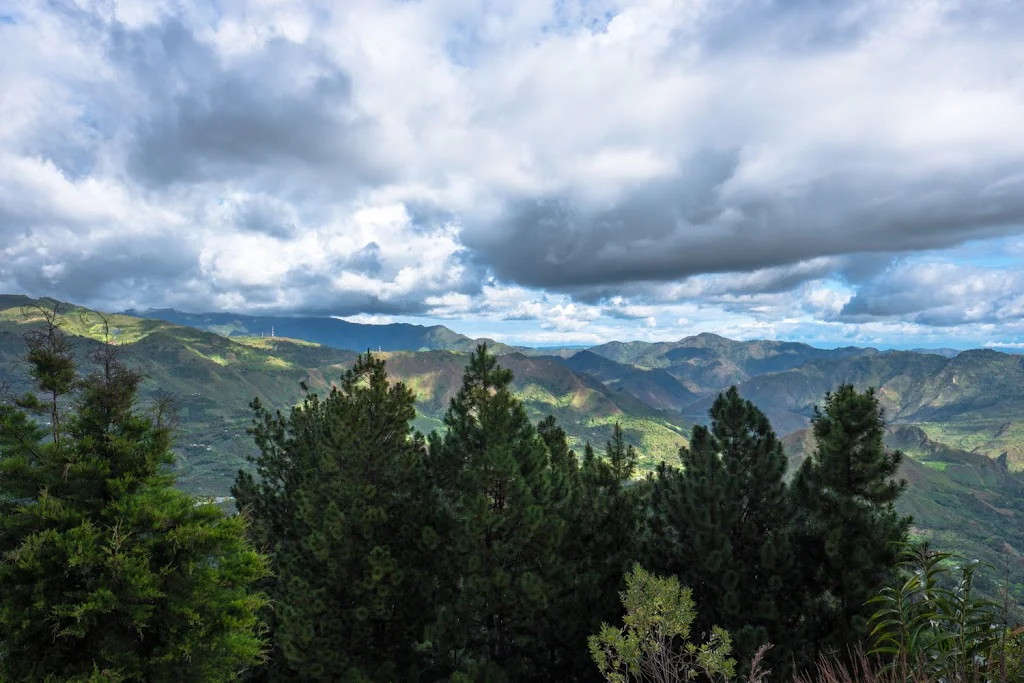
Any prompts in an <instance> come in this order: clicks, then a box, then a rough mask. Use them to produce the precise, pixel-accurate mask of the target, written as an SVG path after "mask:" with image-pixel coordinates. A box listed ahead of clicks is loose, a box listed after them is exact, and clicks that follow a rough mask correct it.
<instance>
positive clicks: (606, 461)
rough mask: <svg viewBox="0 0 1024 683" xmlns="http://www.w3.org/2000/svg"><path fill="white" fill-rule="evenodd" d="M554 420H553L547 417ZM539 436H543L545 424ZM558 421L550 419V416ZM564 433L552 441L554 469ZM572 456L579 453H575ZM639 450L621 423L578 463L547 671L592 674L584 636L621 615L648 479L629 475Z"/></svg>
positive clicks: (563, 675) (568, 677)
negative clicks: (599, 451)
mask: <svg viewBox="0 0 1024 683" xmlns="http://www.w3.org/2000/svg"><path fill="white" fill-rule="evenodd" d="M549 420H550V418H549ZM547 422H548V421H545V422H542V423H541V434H542V435H545V441H549V439H548V437H547V436H546V434H547V431H546V423H547ZM551 423H553V420H551ZM556 429H557V432H558V433H560V435H561V437H562V439H561V440H555V444H556V445H555V446H554V447H551V446H550V441H549V450H551V453H552V460H553V461H554V463H555V467H554V469H555V472H556V474H557V472H558V471H559V468H558V466H557V463H558V462H559V461H560V456H559V455H558V454H559V453H561V452H564V451H565V450H567V446H563V445H561V441H562V440H564V435H565V432H564V431H562V430H561V428H556ZM573 459H574V460H575V455H573ZM637 461H638V456H637V453H636V451H635V450H634V449H633V447H632V446H630V445H628V444H627V443H626V440H625V434H624V433H623V431H622V427H621V425H619V424H616V425H615V426H614V428H613V431H612V438H611V439H610V440H609V441H608V443H607V444H606V447H605V454H604V457H603V458H599V457H597V455H596V454H595V453H594V450H593V448H592V447H591V446H590V444H589V443H588V444H587V445H586V447H585V449H584V456H583V460H582V462H581V463H580V464H579V465H578V466H576V467H575V468H574V473H573V478H572V481H573V487H572V490H571V495H570V496H569V497H568V499H567V503H568V504H566V505H563V506H562V507H561V508H560V510H561V515H562V518H563V519H564V520H565V524H566V533H565V536H564V537H563V542H562V545H561V549H560V551H559V555H560V562H559V569H560V571H561V574H560V575H559V579H558V581H557V582H556V586H557V596H558V598H557V607H556V608H555V610H553V612H552V618H551V623H552V624H553V629H554V632H553V633H552V635H551V637H550V638H549V643H551V645H552V646H553V647H554V648H555V652H554V653H553V658H552V662H551V667H550V669H549V673H550V676H551V678H552V679H553V680H559V681H572V680H590V676H591V674H590V671H589V666H588V663H589V660H590V655H589V650H588V647H587V638H588V637H589V635H590V634H592V633H593V632H594V631H595V630H597V629H598V628H599V627H600V625H601V624H602V623H604V622H611V621H615V620H617V619H618V617H619V616H620V613H621V605H620V603H619V592H620V590H621V589H622V588H623V587H624V583H623V581H624V576H625V574H626V572H627V571H628V570H629V568H630V566H632V564H633V563H634V562H635V561H636V557H637V550H638V538H639V531H640V526H641V519H642V514H641V513H642V507H643V503H644V498H643V493H644V485H643V483H642V482H634V481H633V480H632V477H633V473H634V471H635V469H636V465H637Z"/></svg>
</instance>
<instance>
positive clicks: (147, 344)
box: [0, 297, 687, 496]
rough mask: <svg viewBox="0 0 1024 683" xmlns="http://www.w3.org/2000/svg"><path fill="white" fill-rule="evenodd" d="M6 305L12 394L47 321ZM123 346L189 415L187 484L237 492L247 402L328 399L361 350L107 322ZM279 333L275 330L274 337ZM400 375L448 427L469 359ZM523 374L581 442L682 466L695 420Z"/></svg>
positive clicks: (522, 365) (446, 354)
mask: <svg viewBox="0 0 1024 683" xmlns="http://www.w3.org/2000/svg"><path fill="white" fill-rule="evenodd" d="M0 303H2V304H3V305H5V306H7V308H5V309H2V310H0V382H6V383H7V384H8V385H9V386H10V387H11V388H12V389H13V390H15V391H21V390H24V389H25V388H26V387H27V384H26V382H25V376H24V369H23V368H22V366H21V365H20V363H19V358H20V356H21V354H22V353H23V336H24V333H25V331H26V330H27V328H28V326H30V325H33V324H35V323H36V322H37V321H38V314H35V313H33V312H32V311H31V310H29V309H26V308H24V306H26V305H28V304H31V303H32V302H31V300H28V299H25V298H23V297H22V298H6V299H3V300H0ZM107 320H108V322H109V323H110V330H111V333H112V337H113V339H114V340H115V341H116V342H117V343H118V344H119V345H121V347H122V351H123V354H124V358H125V361H126V362H127V364H128V365H129V366H131V367H132V368H135V369H137V370H139V371H141V372H143V373H145V374H146V377H147V379H146V382H145V384H144V388H143V394H144V396H148V397H149V398H155V397H156V396H157V395H167V396H170V397H171V398H172V399H173V402H174V404H175V405H176V407H177V411H178V417H179V419H180V429H179V438H178V443H177V448H176V451H177V453H178V455H179V465H178V466H179V470H180V472H179V476H180V480H181V485H182V486H183V487H184V488H186V489H187V490H190V491H192V492H195V493H200V494H203V495H210V496H223V495H227V493H228V491H229V489H230V487H231V483H232V482H233V480H234V475H235V473H236V472H237V470H238V468H239V467H240V466H242V465H243V464H244V463H245V457H246V455H247V454H249V453H250V452H251V451H252V443H251V439H250V438H249V437H248V435H247V434H246V432H245V430H246V428H247V426H248V425H249V421H250V417H251V414H250V410H249V403H250V402H251V401H252V399H253V398H256V397H259V398H260V400H261V401H263V402H264V403H265V404H267V405H269V406H274V407H277V408H281V409H287V408H288V407H289V406H291V405H293V404H295V403H297V402H299V401H301V400H302V395H303V393H302V389H301V386H300V383H303V382H304V383H305V384H306V386H308V387H309V388H310V390H312V391H324V390H326V389H327V388H328V387H329V385H330V383H331V382H332V381H334V380H335V379H336V378H337V377H339V376H340V374H341V372H342V371H343V370H344V369H345V368H346V367H348V366H349V365H350V364H351V362H352V361H353V360H354V358H355V356H356V353H355V352H353V351H345V350H339V349H334V348H329V347H326V346H321V345H318V344H313V343H310V342H308V341H303V340H296V339H285V338H277V337H275V338H269V337H267V336H263V337H246V336H232V337H230V338H229V337H225V336H221V335H219V334H214V333H212V332H206V331H203V330H198V329H195V328H190V327H183V326H179V325H174V324H171V323H168V322H165V321H161V320H157V319H145V318H136V317H133V316H127V315H120V314H117V315H110V316H107ZM64 329H65V331H66V332H67V333H68V334H69V335H70V336H71V337H72V340H73V342H74V343H75V345H76V348H77V350H78V355H79V356H80V357H81V358H83V359H84V357H85V355H86V353H87V350H88V347H89V345H90V344H91V343H92V340H100V339H102V336H103V330H104V327H103V321H102V318H101V317H100V316H99V315H97V314H95V313H93V312H91V311H88V310H87V309H81V308H67V309H66V315H65V317H64ZM275 332H276V330H275ZM383 355H384V356H385V358H387V360H388V366H389V371H390V372H391V374H392V377H394V378H395V379H399V380H402V381H405V382H407V383H408V384H409V385H410V386H411V387H412V388H413V389H414V390H415V391H416V393H417V396H418V398H419V401H418V405H417V408H418V411H419V413H420V417H419V420H418V423H417V424H418V427H419V428H421V429H423V430H424V431H428V430H430V429H434V428H436V427H439V426H440V422H439V420H440V417H441V416H442V414H443V413H444V411H445V409H446V408H447V404H448V400H449V399H450V398H451V396H452V395H453V394H454V392H455V391H456V390H457V387H458V385H459V383H460V382H461V380H462V373H463V368H464V366H465V364H466V359H467V355H466V354H465V353H462V352H457V351H447V350H444V351H440V350H439V351H424V352H392V353H384V354H383ZM502 363H504V364H505V365H506V366H507V367H509V368H511V369H512V370H513V372H514V373H515V376H516V383H515V389H516V391H517V393H518V394H519V395H520V396H521V397H522V398H523V399H524V401H525V403H526V406H527V410H528V412H529V414H530V417H531V418H532V419H533V420H535V421H536V420H540V419H542V418H543V417H545V416H547V415H549V414H553V415H555V416H556V417H557V418H558V419H559V422H560V423H561V424H562V425H563V426H564V427H565V429H566V430H567V431H568V433H569V435H570V439H571V442H572V443H573V445H574V446H577V447H582V445H583V443H584V442H585V441H588V440H589V441H591V442H594V443H595V444H598V445H603V443H604V442H605V441H606V440H607V439H608V438H609V436H610V434H611V430H612V427H613V425H614V423H615V422H619V423H621V424H622V427H623V429H624V430H625V432H626V434H627V436H628V438H629V439H630V440H631V442H632V443H634V444H636V446H637V448H638V449H639V450H640V452H641V453H642V455H643V469H650V468H652V467H654V465H655V464H656V463H657V462H659V461H661V460H663V459H664V460H668V461H675V460H676V454H677V452H678V449H679V446H680V445H682V444H684V443H685V438H686V433H687V432H686V423H685V422H684V421H683V420H682V419H681V418H680V417H679V416H678V414H674V413H662V412H660V411H658V410H655V409H652V408H650V407H649V406H647V405H645V404H644V403H643V402H641V401H639V400H637V399H636V398H635V397H633V396H631V395H629V394H627V393H625V392H622V391H617V390H615V389H612V388H608V387H605V386H604V385H602V384H601V383H600V382H597V381H594V380H591V379H589V378H585V377H580V376H578V375H576V374H575V373H573V372H572V371H571V370H569V369H568V368H566V367H565V366H563V365H561V364H560V363H559V362H557V360H556V359H554V358H548V357H537V358H530V357H528V356H525V355H522V354H517V353H513V354H511V355H506V356H504V357H503V358H502Z"/></svg>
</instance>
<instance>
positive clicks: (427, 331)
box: [124, 308, 473, 352]
mask: <svg viewBox="0 0 1024 683" xmlns="http://www.w3.org/2000/svg"><path fill="white" fill-rule="evenodd" d="M124 313H125V315H130V316H134V317H137V318H151V319H158V320H166V321H167V322H170V323H174V324H175V325H183V326H185V327H194V328H196V329H200V330H206V331H207V332H213V333H215V334H219V335H222V336H224V337H263V336H265V337H270V336H272V335H273V336H278V337H285V338H290V339H301V340H303V341H308V342H312V343H314V344H320V345H322V346H329V347H331V348H335V349H346V350H350V351H360V352H361V351H366V350H373V351H377V350H381V351H420V350H434V349H458V350H463V349H466V348H469V347H470V345H471V344H472V343H473V340H472V339H470V338H469V337H467V336H465V335H462V334H459V333H457V332H453V331H452V330H450V329H448V328H447V327H444V326H443V325H434V326H431V327H426V326H423V325H411V324H408V323H390V324H387V325H366V324H361V323H353V322H349V321H347V320H340V319H338V318H329V317H312V316H297V317H289V316H258V315H241V314H238V313H183V312H181V311H177V310H174V309H173V308H162V309H152V310H147V311H135V310H127V311H125V312H124Z"/></svg>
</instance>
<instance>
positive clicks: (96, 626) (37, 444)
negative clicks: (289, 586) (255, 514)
mask: <svg viewBox="0 0 1024 683" xmlns="http://www.w3.org/2000/svg"><path fill="white" fill-rule="evenodd" d="M51 313H52V311H51ZM28 345H29V352H28V354H27V361H28V363H29V367H30V371H31V376H32V377H33V378H34V380H35V382H36V385H37V388H38V389H39V390H40V392H42V393H43V394H44V396H45V397H46V399H47V400H45V401H40V400H39V399H38V396H36V395H29V396H26V397H24V398H23V399H21V400H19V401H18V403H19V405H20V406H22V407H21V408H18V407H14V406H9V405H8V406H4V407H2V408H0V506H2V512H3V516H2V518H0V680H9V681H37V680H67V681H76V680H104V681H106V680H114V681H120V680H124V681H184V680H189V681H228V680H236V679H238V678H239V677H240V675H241V674H242V673H243V672H244V671H245V670H246V669H247V668H249V667H251V666H253V665H256V664H258V663H259V662H260V661H261V659H262V652H263V647H264V643H263V641H262V638H261V636H260V630H261V628H260V623H259V620H258V617H257V615H258V612H259V610H260V609H261V607H262V605H263V604H264V603H265V598H264V597H263V596H262V595H261V594H259V593H257V592H255V591H254V589H253V586H254V584H255V582H256V581H258V580H259V579H260V578H261V577H262V576H264V574H265V572H266V562H265V558H263V557H262V556H261V555H259V554H257V553H256V552H254V551H253V550H252V549H251V548H250V547H249V546H248V544H247V543H246V541H245V526H244V520H243V519H241V518H239V517H226V516H225V515H224V513H223V512H222V511H221V510H220V509H219V508H217V507H215V506H212V505H198V506H197V505H196V503H195V502H194V500H193V499H192V498H191V497H190V496H187V495H186V494H184V493H182V492H180V491H178V490H176V489H175V488H174V487H173V483H174V480H173V477H172V476H171V475H170V474H169V473H168V466H169V465H170V464H171V462H172V459H173V456H172V454H171V450H170V443H171V434H170V429H169V426H168V424H167V422H166V420H165V413H163V412H159V411H158V412H157V413H156V414H155V415H147V414H145V413H143V412H141V411H140V410H139V409H138V407H137V405H136V395H137V391H138V387H139V383H140V381H141V376H140V375H139V374H137V373H135V372H132V371H130V370H128V369H127V368H125V367H124V366H123V365H121V363H120V362H119V361H118V359H117V355H116V349H115V348H114V347H112V346H111V345H109V344H104V345H102V346H100V347H99V349H98V351H97V353H96V354H95V357H94V359H95V360H97V361H98V362H99V367H100V369H99V370H98V371H97V372H94V373H93V374H91V375H89V376H88V377H85V378H83V379H81V380H75V372H74V363H73V360H72V359H71V357H70V351H69V348H70V347H69V344H68V342H67V340H66V339H65V338H64V335H63V334H62V332H61V330H60V326H59V320H58V318H57V317H56V316H55V315H47V316H44V321H43V326H42V328H41V330H34V331H33V332H31V333H30V335H29V336H28ZM71 393H74V394H75V397H76V401H75V405H74V406H73V410H72V411H71V412H70V414H67V415H65V414H64V412H63V411H64V409H65V407H66V406H65V402H64V401H62V400H61V397H62V396H64V395H67V394H71ZM25 406H28V407H34V408H37V409H38V410H39V412H40V413H41V414H42V415H45V416H48V417H49V418H50V434H51V436H52V439H51V440H49V441H48V442H43V441H42V440H41V439H40V437H41V436H42V430H41V429H40V428H39V427H37V426H36V425H34V424H33V423H32V420H31V419H29V417H28V415H27V414H26V413H25V411H24V407H25Z"/></svg>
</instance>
